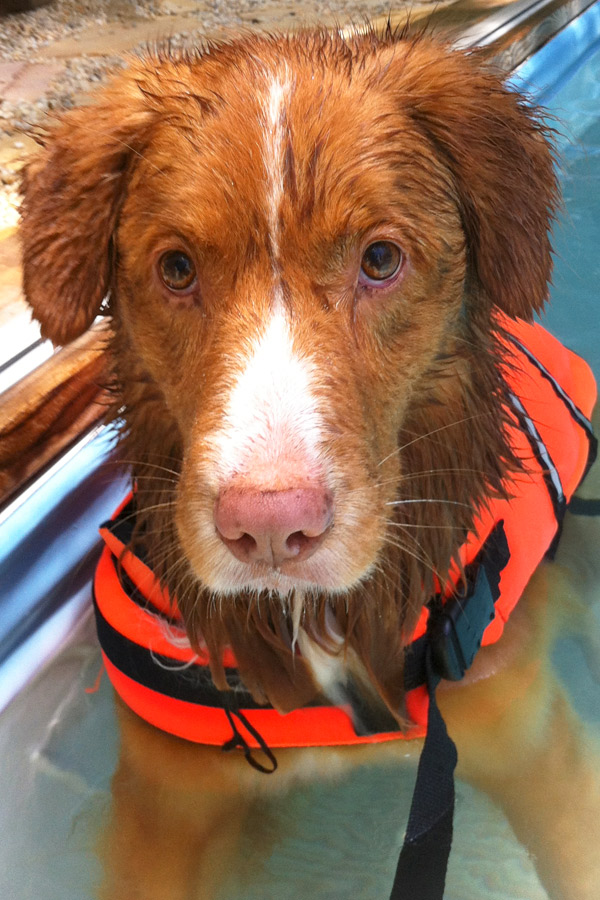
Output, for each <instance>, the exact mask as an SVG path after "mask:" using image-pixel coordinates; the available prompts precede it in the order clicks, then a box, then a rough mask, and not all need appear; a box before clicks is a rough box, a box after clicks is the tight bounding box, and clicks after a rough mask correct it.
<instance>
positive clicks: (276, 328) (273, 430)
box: [210, 303, 323, 487]
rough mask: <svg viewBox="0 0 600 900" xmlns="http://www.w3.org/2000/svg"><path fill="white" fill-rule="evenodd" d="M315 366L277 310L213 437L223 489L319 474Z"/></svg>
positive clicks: (319, 422) (255, 346) (256, 342)
mask: <svg viewBox="0 0 600 900" xmlns="http://www.w3.org/2000/svg"><path fill="white" fill-rule="evenodd" d="M316 384H317V370H316V366H315V364H314V362H313V361H312V360H311V359H309V358H307V357H303V356H300V355H299V354H298V353H297V352H296V351H295V349H294V346H293V341H292V335H291V333H290V328H289V325H288V322H287V320H286V316H285V313H284V311H283V309H282V308H281V304H280V303H279V304H277V305H276V307H275V311H274V312H273V314H272V317H271V319H270V321H269V323H268V324H267V326H266V328H265V330H264V332H263V333H262V334H261V335H259V336H258V337H257V338H256V339H255V340H254V341H253V343H252V344H251V346H250V352H249V354H248V356H247V357H246V360H245V364H244V365H243V367H242V369H241V371H240V372H239V374H238V376H237V378H236V380H235V382H234V385H233V388H232V390H231V393H230V395H229V397H228V399H227V401H226V403H225V407H224V413H223V425H222V427H221V428H220V429H219V431H218V432H217V433H216V434H214V435H213V436H212V439H211V440H210V443H211V444H212V446H213V448H214V451H215V457H216V458H215V463H216V466H217V469H218V473H219V480H220V482H221V484H223V483H226V482H227V481H228V480H229V479H230V478H232V477H233V476H234V475H242V476H244V475H247V476H248V477H249V478H251V479H252V480H253V481H254V482H255V483H256V484H257V486H262V487H268V486H269V485H270V484H271V485H273V486H274V487H281V485H280V484H278V483H277V482H278V481H279V480H281V479H284V480H285V479H289V478H293V475H294V473H295V472H296V473H297V474H299V475H300V476H301V475H302V474H308V473H310V472H311V471H312V472H315V471H317V470H321V468H322V463H321V461H320V459H319V445H320V443H321V440H322V434H323V424H322V418H321V415H320V413H319V410H318V403H317V397H316V390H315V388H316Z"/></svg>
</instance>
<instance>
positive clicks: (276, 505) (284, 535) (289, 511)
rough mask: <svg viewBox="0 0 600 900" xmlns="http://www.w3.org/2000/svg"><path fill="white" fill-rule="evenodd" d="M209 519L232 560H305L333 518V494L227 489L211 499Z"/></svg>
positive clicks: (303, 490)
mask: <svg viewBox="0 0 600 900" xmlns="http://www.w3.org/2000/svg"><path fill="white" fill-rule="evenodd" d="M214 518H215V525H216V528H217V534H218V535H219V537H220V538H221V540H222V541H223V543H224V544H225V546H226V547H228V548H229V550H230V551H231V552H232V553H233V555H234V556H235V557H236V558H237V559H239V560H241V561H242V562H245V563H250V562H265V563H268V564H269V565H271V566H280V565H281V564H282V563H283V562H284V561H285V560H286V559H295V560H304V559H307V558H308V557H309V556H311V555H312V554H313V553H314V552H315V550H316V549H317V547H318V546H319V545H320V544H321V543H322V541H323V538H324V537H325V534H326V532H327V530H328V528H329V527H330V525H331V523H332V521H333V497H332V495H331V493H330V492H329V491H327V490H325V488H323V487H310V488H295V489H294V488H293V489H290V490H283V491H260V490H256V489H255V488H235V487H230V488H225V489H224V490H223V491H221V493H220V494H219V496H218V497H217V502H216V503H215V511H214Z"/></svg>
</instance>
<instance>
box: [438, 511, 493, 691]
mask: <svg viewBox="0 0 600 900" xmlns="http://www.w3.org/2000/svg"><path fill="white" fill-rule="evenodd" d="M508 560H509V550H508V543H507V541H506V535H505V533H504V523H503V522H502V521H500V522H498V523H497V525H496V526H495V528H494V530H493V531H492V533H491V534H490V536H489V537H488V539H487V541H486V542H485V544H484V546H483V548H482V550H481V552H480V553H479V555H478V557H477V559H476V560H475V561H474V562H473V564H472V565H470V566H468V567H467V569H466V571H465V575H466V577H467V588H466V591H465V592H464V594H461V593H460V592H459V591H456V592H455V593H454V594H453V596H452V597H450V598H449V599H448V600H446V602H444V603H442V602H441V600H440V598H436V600H435V601H434V603H433V605H432V608H431V611H430V616H429V625H428V635H429V641H430V644H431V652H432V660H433V665H434V668H435V671H436V672H437V674H438V675H439V676H440V677H441V678H445V679H447V680H448V681H460V679H461V678H462V677H463V675H464V674H465V672H466V671H467V669H468V668H469V667H470V666H471V664H472V662H473V660H474V659H475V654H476V653H477V651H478V650H479V648H480V647H481V640H482V638H483V632H484V631H485V629H486V628H487V627H488V625H489V624H490V622H492V621H493V620H494V618H495V615H496V610H495V608H494V604H495V603H496V600H497V599H498V597H499V596H500V574H501V572H502V569H503V568H504V567H505V565H506V564H507V562H508Z"/></svg>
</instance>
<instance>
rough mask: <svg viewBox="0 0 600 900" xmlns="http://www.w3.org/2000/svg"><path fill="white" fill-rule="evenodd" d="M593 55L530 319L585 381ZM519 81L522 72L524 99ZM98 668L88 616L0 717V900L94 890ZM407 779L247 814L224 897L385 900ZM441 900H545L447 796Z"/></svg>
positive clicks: (599, 98)
mask: <svg viewBox="0 0 600 900" xmlns="http://www.w3.org/2000/svg"><path fill="white" fill-rule="evenodd" d="M596 14H597V11H596ZM577 27H578V28H579V29H580V30H581V24H579V25H578V26H577ZM592 27H595V26H594V25H592ZM588 43H589V41H588ZM593 44H594V42H593V41H592V46H591V48H590V47H588V48H587V50H586V53H585V54H581V53H580V57H581V58H580V61H579V64H577V63H571V64H570V65H569V67H568V68H567V69H566V70H565V69H563V70H561V72H562V74H561V78H560V84H556V83H553V84H550V85H549V86H548V85H546V89H545V93H544V94H543V95H542V99H543V100H544V102H545V103H546V104H547V105H548V107H549V108H550V110H551V111H552V112H553V113H554V114H555V115H557V116H558V117H559V118H560V119H561V121H562V123H563V127H564V130H565V132H566V133H567V134H568V135H569V136H570V142H567V141H564V140H563V141H561V152H562V154H563V158H564V172H563V175H562V183H563V190H564V196H565V213H564V215H563V216H562V217H561V220H560V223H559V225H558V226H557V228H556V233H555V243H556V270H555V278H554V287H553V289H552V303H551V306H550V308H549V311H548V313H547V315H546V316H545V321H546V323H547V324H548V326H549V327H550V328H551V329H552V330H553V331H554V332H555V333H556V334H557V335H558V336H559V337H561V338H562V339H563V340H564V341H565V342H566V343H567V344H568V345H569V346H571V347H572V348H573V349H575V350H577V351H578V352H580V353H581V354H582V355H583V356H585V357H586V358H587V359H588V360H589V361H590V362H591V363H592V365H593V366H594V368H595V371H596V374H597V375H598V376H600V324H599V323H600V315H599V309H600V303H599V296H600V255H599V254H598V247H599V246H600V43H597V42H596V45H595V46H594V45H593ZM548 65H549V66H550V68H551V69H553V68H554V67H553V65H551V64H550V63H548V64H547V67H546V69H545V70H544V72H545V73H546V74H544V78H546V80H547V68H548ZM538 75H539V72H538ZM533 77H534V76H533V75H532V72H531V69H529V70H525V74H524V75H523V78H524V79H525V82H526V84H527V85H528V87H529V88H533V87H534V85H533V83H532V78H533ZM588 524H589V523H583V524H581V523H578V527H580V528H586V527H588ZM589 527H592V526H591V524H589ZM584 601H585V603H586V604H587V610H588V612H589V616H590V618H589V622H590V628H589V629H588V631H589V634H588V641H587V642H585V643H584V642H583V641H580V640H574V639H571V638H567V639H565V640H564V641H562V642H560V643H559V644H558V645H557V647H556V653H555V662H556V667H557V670H558V671H559V673H560V675H561V677H562V678H563V680H564V682H565V684H566V687H567V689H568V690H569V692H570V693H571V694H572V698H573V702H574V704H575V706H576V708H577V709H578V710H579V712H580V714H581V716H582V718H584V720H585V721H586V722H587V724H588V725H589V727H590V729H591V731H592V733H595V734H596V735H597V736H600V672H599V670H600V665H597V662H596V661H597V659H600V657H595V652H596V648H600V639H598V635H600V617H599V614H598V608H599V607H600V586H598V585H593V586H592V589H591V590H588V592H587V594H586V595H585V597H584ZM594 617H595V618H594ZM99 669H100V660H99V652H98V649H97V646H96V643H95V638H94V635H93V627H92V622H91V619H90V618H89V617H88V618H87V619H84V620H83V621H82V623H81V625H80V628H79V631H78V633H77V635H76V636H75V637H74V638H73V639H72V640H71V641H70V643H69V645H68V646H67V647H66V648H65V649H64V651H63V652H62V653H61V654H60V655H59V656H58V657H57V658H56V659H55V660H54V661H53V662H52V663H51V665H50V666H49V668H47V669H46V671H45V672H44V673H43V675H42V677H40V678H38V679H37V680H36V681H35V682H34V683H33V684H32V685H30V687H29V688H28V689H27V690H26V691H24V692H23V693H22V694H21V695H20V696H19V697H18V698H17V699H16V700H15V701H14V702H13V703H12V704H11V705H10V706H9V707H8V708H7V710H6V711H5V712H4V713H3V714H2V716H1V717H0V758H1V759H2V760H3V765H2V767H1V771H0V796H1V797H2V804H1V805H0V835H1V840H0V896H2V897H3V898H6V900H88V898H90V900H91V898H92V897H93V895H94V887H95V886H96V885H97V884H98V882H99V879H100V871H99V864H98V862H97V859H96V854H95V846H96V841H97V836H98V833H99V830H100V828H101V826H102V823H103V821H104V819H105V816H106V814H107V811H108V806H109V781H110V777H111V774H112V772H113V770H114V767H115V764H116V758H117V732H116V724H115V720H114V713H113V708H112V699H111V690H110V687H109V685H108V682H107V679H106V678H104V679H103V680H102V681H101V683H100V687H99V689H98V690H97V691H96V692H95V693H87V692H86V688H90V687H92V686H93V685H94V682H95V680H96V676H97V674H98V671H99ZM413 781H414V769H413V768H412V767H411V766H407V767H406V768H405V769H404V768H403V769H401V770H398V769H395V768H394V769H392V768H385V767H379V768H366V767H365V768H362V769H359V770H356V771H354V772H353V773H352V775H351V777H348V778H344V779H341V780H340V781H338V782H336V783H327V784H323V783H319V784H311V785H309V786H305V787H302V788H299V789H297V790H295V791H293V792H292V793H291V795H290V796H289V797H288V798H287V799H286V801H285V802H279V803H277V804H276V803H266V802H265V803H262V804H261V805H260V806H259V807H257V808H256V810H255V811H254V813H253V814H252V817H251V819H250V821H249V823H248V826H247V827H246V829H245V833H244V837H243V841H242V848H241V853H240V859H239V865H238V867H237V870H236V871H233V872H232V873H231V878H230V882H229V884H228V885H227V886H226V888H225V891H224V894H223V898H224V900H304V898H306V897H309V896H314V897H315V898H318V900H342V898H343V900H348V898H350V900H385V898H387V896H388V895H389V890H390V885H391V880H392V876H393V872H394V869H395V865H396V860H397V853H398V848H399V846H400V843H401V838H402V832H403V828H404V824H405V821H406V815H407V808H408V804H409V802H410V796H411V794H412V787H413ZM261 848H262V849H263V851H264V848H268V850H267V854H266V856H267V858H266V863H265V865H264V868H263V869H261V871H256V870H255V869H254V868H253V867H252V865H251V864H250V863H248V860H249V859H251V858H252V857H253V856H254V855H255V854H256V852H257V850H260V849H261ZM261 855H262V854H261ZM599 888H600V886H599ZM599 895H600V890H599ZM446 897H447V900H482V898H486V900H545V898H546V897H547V895H546V893H545V891H544V890H543V889H542V887H541V886H540V884H539V881H538V879H537V876H536V874H535V871H534V868H533V865H532V862H531V860H530V859H529V858H528V856H527V853H526V851H525V850H524V849H523V848H522V847H521V846H520V845H519V843H518V842H517V841H516V840H515V838H514V836H513V834H512V832H511V829H510V827H509V825H508V824H507V822H506V820H505V819H504V817H503V815H502V813H501V812H499V811H498V810H497V809H496V808H495V807H494V806H493V805H492V803H491V802H490V801H488V799H487V798H486V797H485V796H482V795H481V794H479V793H477V792H476V791H475V790H473V789H472V788H470V787H469V786H468V785H465V784H461V783H459V784H458V785H457V808H456V819H455V843H454V849H453V853H452V855H451V860H450V868H449V874H448V881H447V891H446ZM215 900H216V898H215Z"/></svg>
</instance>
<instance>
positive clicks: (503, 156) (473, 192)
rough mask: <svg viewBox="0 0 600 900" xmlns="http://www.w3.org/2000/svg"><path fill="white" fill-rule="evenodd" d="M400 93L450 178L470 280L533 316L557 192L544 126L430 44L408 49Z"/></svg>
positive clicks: (487, 77) (495, 85)
mask: <svg viewBox="0 0 600 900" xmlns="http://www.w3.org/2000/svg"><path fill="white" fill-rule="evenodd" d="M397 59H398V57H397ZM398 82H400V84H398ZM398 87H400V88H401V90H402V95H403V97H406V98H407V101H408V102H407V109H408V112H409V115H411V117H412V118H413V121H414V122H415V123H416V125H417V126H418V127H419V129H420V130H421V132H422V133H423V135H424V136H425V137H426V139H427V140H429V141H430V142H431V144H432V145H433V147H434V149H435V152H436V153H437V154H438V156H439V157H440V159H441V161H442V162H443V163H444V164H445V165H447V167H448V168H449V170H450V172H451V174H452V177H453V180H454V184H455V188H456V192H457V197H458V202H459V205H460V211H461V216H462V221H463V228H464V230H465V235H466V239H467V252H468V261H469V267H470V272H471V275H472V276H474V277H475V278H476V280H477V281H478V282H479V284H480V285H481V287H482V288H483V290H484V292H485V294H486V295H487V297H488V299H489V300H490V301H491V303H493V304H495V305H496V306H498V307H500V309H502V310H503V311H504V312H506V313H507V314H508V315H509V316H519V317H521V318H523V319H526V320H528V319H531V317H532V316H533V313H534V312H536V311H538V310H540V309H541V308H542V306H543V304H544V301H545V300H546V298H547V293H548V282H549V279H550V275H551V272H552V257H551V245H550V234H549V231H550V226H551V224H552V221H553V219H554V213H555V210H556V207H557V203H558V196H559V195H558V186H557V179H556V174H555V171H554V165H553V157H552V151H551V147H550V144H549V140H548V138H549V129H548V128H547V127H546V126H545V125H544V124H543V122H542V120H541V117H540V115H539V113H538V112H537V111H536V110H535V109H533V108H532V107H530V106H528V105H527V104H526V103H525V101H524V99H523V98H522V97H521V96H520V95H518V94H517V93H515V92H513V91H511V90H509V89H507V88H506V87H505V86H504V85H503V84H502V82H501V80H500V78H499V77H498V76H497V75H495V74H493V73H492V72H490V71H489V70H488V69H486V68H485V66H484V65H483V64H482V61H481V60H477V58H476V56H473V55H468V54H465V53H461V52H448V51H446V50H445V49H443V48H441V47H439V46H437V47H436V46H435V44H431V43H429V42H425V41H423V42H417V43H415V44H413V45H412V47H411V48H410V49H409V50H408V52H407V55H406V57H405V59H404V61H403V65H402V70H401V72H399V78H398V80H397V82H396V90H398ZM479 293H480V292H479Z"/></svg>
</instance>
